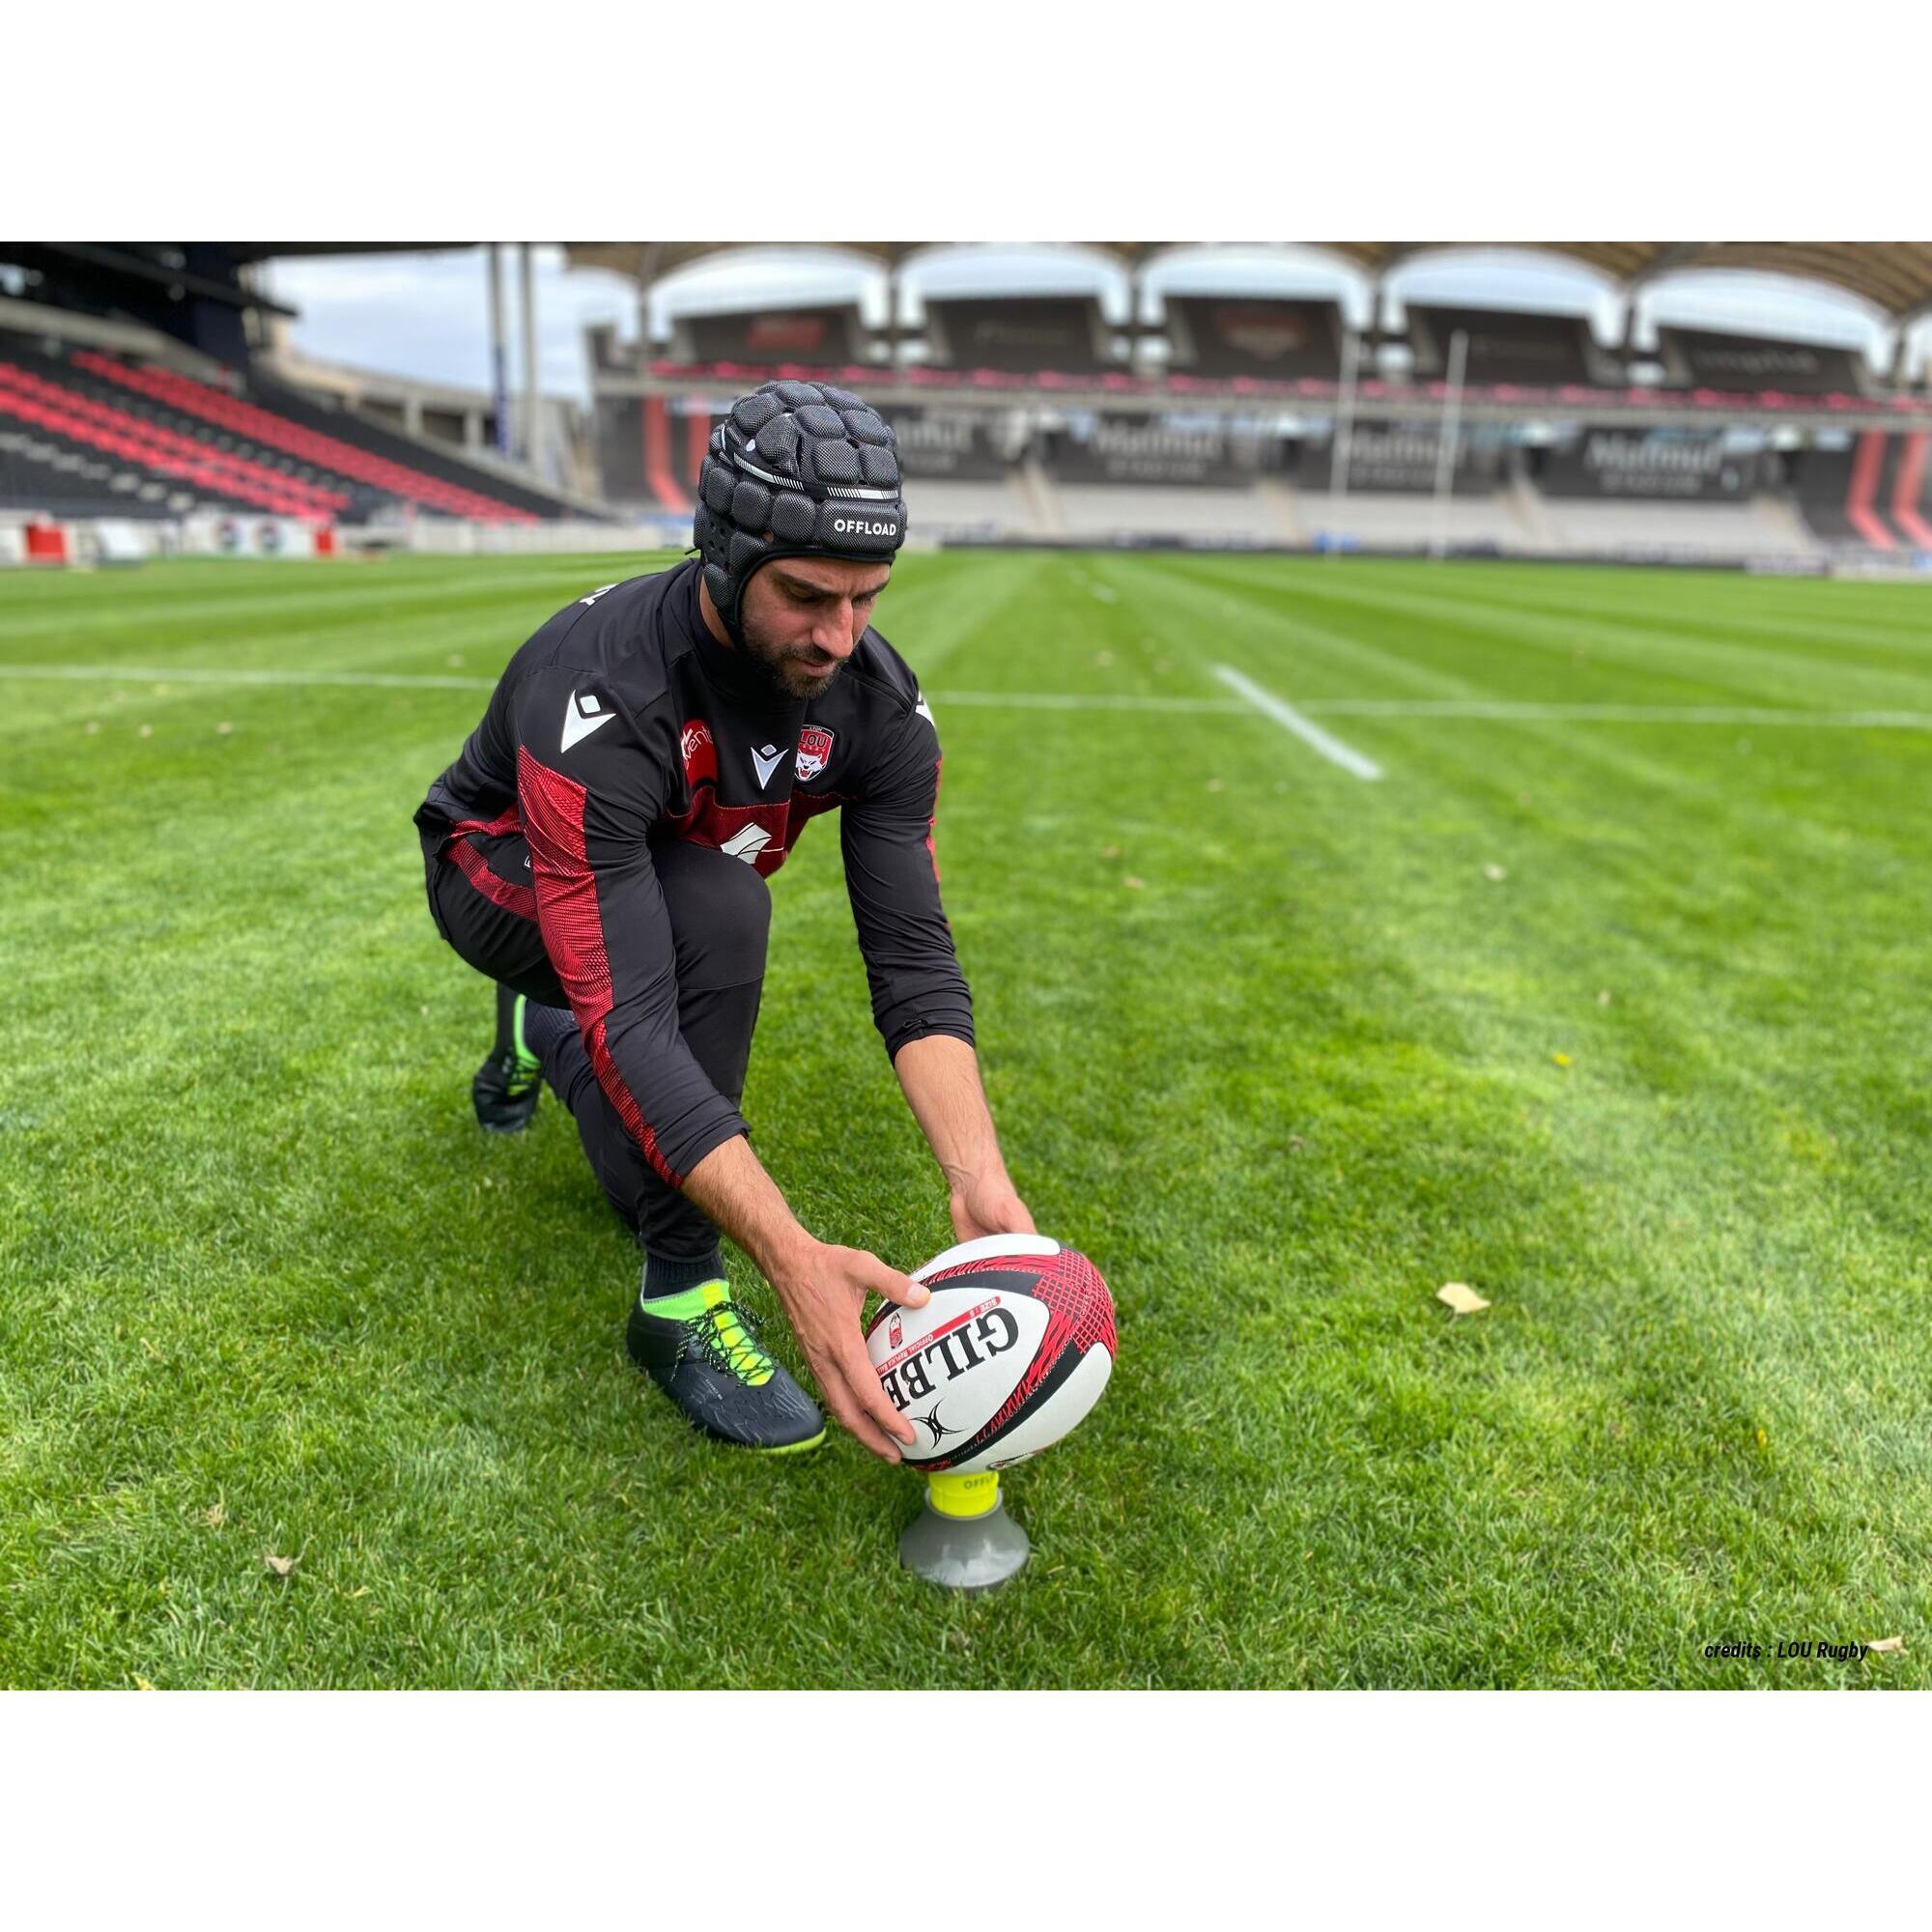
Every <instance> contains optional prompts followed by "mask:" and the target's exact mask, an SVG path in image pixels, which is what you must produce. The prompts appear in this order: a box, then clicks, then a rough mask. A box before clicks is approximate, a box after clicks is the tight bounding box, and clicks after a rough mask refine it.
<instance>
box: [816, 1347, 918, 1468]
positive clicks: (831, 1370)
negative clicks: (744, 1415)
mask: <svg viewBox="0 0 1932 1932" xmlns="http://www.w3.org/2000/svg"><path fill="white" fill-rule="evenodd" d="M868 1379H872V1380H876V1379H877V1378H874V1377H868ZM818 1385H819V1388H820V1389H821V1390H822V1391H823V1393H824V1396H825V1400H826V1404H827V1406H829V1407H830V1408H831V1410H832V1412H833V1414H834V1415H836V1416H837V1417H838V1421H839V1424H840V1426H841V1427H842V1428H843V1429H844V1430H845V1431H846V1433H847V1434H848V1435H851V1436H852V1437H853V1438H854V1439H855V1440H856V1441H857V1442H858V1443H859V1445H860V1446H861V1447H862V1448H865V1449H869V1450H870V1451H871V1452H872V1454H873V1455H874V1456H877V1457H880V1458H882V1459H883V1460H884V1461H886V1462H888V1463H896V1462H897V1461H898V1460H899V1452H898V1445H897V1444H896V1443H895V1442H894V1441H893V1440H892V1439H891V1438H890V1437H889V1436H888V1435H886V1432H885V1431H884V1430H883V1429H881V1428H880V1426H879V1424H878V1423H877V1422H876V1421H874V1420H873V1418H872V1416H871V1414H870V1412H869V1410H868V1408H867V1405H866V1402H865V1395H864V1390H863V1388H855V1387H854V1386H853V1385H852V1381H851V1378H850V1376H849V1375H848V1374H847V1372H846V1370H845V1369H844V1367H843V1365H842V1364H840V1363H838V1362H828V1363H827V1364H826V1373H825V1374H824V1375H822V1376H820V1377H819V1378H818ZM888 1406H890V1405H888Z"/></svg>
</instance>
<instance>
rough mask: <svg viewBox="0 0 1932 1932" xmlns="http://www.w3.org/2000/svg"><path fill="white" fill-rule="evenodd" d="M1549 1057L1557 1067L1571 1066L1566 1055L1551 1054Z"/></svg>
mask: <svg viewBox="0 0 1932 1932" xmlns="http://www.w3.org/2000/svg"><path fill="white" fill-rule="evenodd" d="M1549 1057H1550V1059H1551V1060H1553V1061H1554V1062H1555V1063H1556V1065H1558V1066H1568V1065H1571V1064H1572V1063H1571V1059H1570V1056H1569V1055H1568V1054H1567V1053H1552V1054H1551V1055H1550V1056H1549Z"/></svg>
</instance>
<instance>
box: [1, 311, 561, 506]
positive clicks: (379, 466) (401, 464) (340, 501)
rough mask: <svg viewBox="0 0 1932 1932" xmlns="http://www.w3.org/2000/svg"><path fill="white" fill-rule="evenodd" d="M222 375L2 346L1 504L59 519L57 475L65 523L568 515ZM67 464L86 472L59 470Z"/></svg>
mask: <svg viewBox="0 0 1932 1932" xmlns="http://www.w3.org/2000/svg"><path fill="white" fill-rule="evenodd" d="M222 376H223V382H224V384H225V385H223V386H217V384H215V383H213V382H212V381H203V380H200V379H198V378H196V377H193V376H189V375H186V374H185V373H183V372H182V371H181V370H180V369H178V368H175V367H173V366H171V365H170V364H168V363H166V362H163V361H160V360H157V359H152V358H148V357H143V356H139V355H132V354H128V353H125V352H122V353H110V352H107V351H103V350H101V349H98V348H92V347H76V346H71V345H65V344H62V343H60V342H58V341H55V340H52V339H45V338H43V339H40V340H30V339H28V338H26V337H24V336H19V335H13V334H7V335H0V428H4V429H5V430H6V431H7V433H9V434H10V435H11V436H12V437H13V438H14V442H13V444H12V445H11V446H10V448H9V450H8V456H9V459H10V463H9V471H8V474H7V475H6V477H5V478H4V479H0V507H7V506H10V505H18V506H25V507H32V508H40V509H46V508H49V504H50V500H51V499H50V498H49V496H48V492H47V487H46V486H47V484H48V482H49V481H50V473H49V472H51V474H58V475H60V476H61V478H62V479H63V480H64V482H66V483H67V484H68V485H69V486H70V487H68V488H66V489H64V490H63V491H62V492H61V493H60V498H61V501H62V502H63V504H64V505H65V506H66V508H65V509H64V511H63V514H80V513H81V512H82V510H83V509H84V508H86V507H88V506H92V507H94V508H97V509H103V510H111V511H112V512H113V513H114V514H117V515H128V514H134V515H143V514H145V515H150V516H179V515H182V514H185V513H186V512H189V511H192V510H201V509H222V510H235V509H250V510H258V511H259V510H266V511H270V512H273V513H275V514H278V515H283V516H292V517H298V518H303V519H307V520H309V521H312V522H317V523H329V522H352V523H363V522H381V521H384V520H393V519H395V518H397V517H404V516H409V515H417V514H419V515H429V516H444V517H453V518H466V519H469V520H473V521H475V522H479V523H486V524H488V523H529V522H534V521H536V520H537V519H539V518H542V517H554V516H556V515H558V514H559V512H560V510H561V509H562V507H563V506H562V505H561V504H559V503H558V502H557V501H556V500H555V499H554V498H552V497H547V496H545V495H544V494H543V493H542V492H540V491H536V490H531V489H526V488H523V487H522V486H520V485H518V484H515V483H513V482H509V481H506V480H501V479H498V478H497V477H495V476H485V475H484V474H483V473H482V472H480V471H478V470H475V469H470V468H469V466H466V465H465V464H463V463H462V462H461V461H460V460H458V459H456V458H454V457H451V456H447V455H444V454H443V453H441V452H440V451H438V450H434V449H431V448H429V447H428V446H426V445H425V444H424V443H422V442H420V441H417V440H413V439H411V438H407V437H404V436H400V435H398V434H396V433H394V432H392V431H388V430H385V429H383V428H381V427H379V426H377V425H375V424H372V423H368V422H365V421H363V420H362V419H361V418H359V417H356V416H355V415H353V414H352V413H350V412H347V411H341V410H330V409H327V408H324V407H322V406H321V405H318V404H316V403H314V402H312V401H310V400H309V399H307V398H306V397H303V396H301V395H299V394H298V393H297V392H296V391H294V390H293V389H289V388H286V387H284V386H282V385H280V384H275V383H272V382H270V381H268V380H266V379H263V378H260V377H257V378H254V379H252V380H251V379H248V378H244V377H243V376H242V375H241V373H240V372H237V371H232V370H231V371H223V372H222ZM21 438H26V439H28V442H29V443H36V444H45V445H46V446H47V448H48V449H49V450H50V452H51V453H50V454H48V455H45V456H42V455H37V454H35V453H34V451H33V450H32V449H31V448H30V447H29V446H28V444H27V443H23V442H22V441H21V440H20V439H21ZM62 455H71V456H74V457H75V458H77V463H76V464H75V465H71V466H62V465H59V464H58V462H57V458H58V457H60V456H62ZM89 466H93V468H92V469H90V468H89ZM103 468H104V469H105V472H106V473H104V474H97V473H94V470H95V469H103Z"/></svg>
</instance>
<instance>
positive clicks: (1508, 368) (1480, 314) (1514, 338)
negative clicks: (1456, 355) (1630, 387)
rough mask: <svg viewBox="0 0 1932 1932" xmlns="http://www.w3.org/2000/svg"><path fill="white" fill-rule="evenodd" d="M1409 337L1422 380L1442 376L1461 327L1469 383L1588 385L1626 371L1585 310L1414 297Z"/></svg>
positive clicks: (1613, 379) (1612, 379) (1414, 365)
mask: <svg viewBox="0 0 1932 1932" xmlns="http://www.w3.org/2000/svg"><path fill="white" fill-rule="evenodd" d="M1407 314H1408V345H1409V351H1410V354H1411V355H1412V357H1413V363H1412V370H1413V374H1414V376H1415V378H1416V380H1417V381H1418V382H1425V383H1439V382H1441V381H1443V380H1444V378H1445V377H1446V376H1447V374H1448V370H1449V350H1450V344H1451V342H1452V340H1453V339H1454V337H1455V336H1456V335H1457V334H1458V333H1459V332H1460V333H1462V334H1463V336H1464V337H1465V338H1466V340H1467V345H1468V346H1467V351H1466V355H1467V362H1466V365H1465V367H1464V370H1463V381H1464V382H1465V383H1468V384H1474V385H1478V386H1481V387H1492V386H1496V385H1501V386H1505V387H1516V388H1534V389H1560V388H1565V387H1577V388H1587V387H1593V386H1603V385H1605V384H1616V383H1618V382H1620V381H1621V376H1620V373H1619V371H1618V370H1617V368H1616V367H1615V365H1614V363H1613V362H1612V361H1611V359H1610V358H1609V357H1608V356H1607V355H1605V353H1604V352H1603V351H1602V350H1601V349H1599V348H1598V346H1597V343H1596V339H1595V337H1594V336H1592V334H1591V333H1590V325H1589V324H1588V323H1587V322H1586V321H1584V320H1583V318H1582V317H1580V316H1574V315H1531V314H1517V313H1512V312H1509V311H1506V310H1502V309H1487V308H1445V307H1441V306H1439V305H1437V304H1435V303H1431V302H1410V303H1409V304H1408V308H1407Z"/></svg>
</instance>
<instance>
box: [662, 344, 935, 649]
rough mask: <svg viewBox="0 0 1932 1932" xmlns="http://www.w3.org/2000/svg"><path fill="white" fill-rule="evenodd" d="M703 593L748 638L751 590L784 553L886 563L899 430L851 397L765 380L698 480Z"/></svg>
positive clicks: (894, 546)
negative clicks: (744, 611) (745, 619)
mask: <svg viewBox="0 0 1932 1932" xmlns="http://www.w3.org/2000/svg"><path fill="white" fill-rule="evenodd" d="M697 493H698V503H697V509H696V516H695V518H694V520H693V525H692V537H693V541H694V542H695V543H696V548H697V551H698V554H700V556H701V557H702V558H703V561H704V587H705V589H706V590H707V591H708V592H709V593H710V596H711V601H712V603H713V604H714V605H716V606H717V609H718V614H719V615H720V617H722V618H723V619H724V622H725V629H726V631H728V632H729V633H730V635H731V636H732V637H733V638H734V639H738V640H739V641H741V642H742V641H743V631H742V628H741V622H740V614H739V613H740V607H741V605H742V603H743V601H744V595H745V586H746V585H747V584H748V583H749V582H751V580H752V577H753V574H754V573H755V572H756V571H757V570H759V569H760V568H761V567H762V566H763V565H764V564H767V563H769V562H771V561H772V559H773V558H774V557H779V556H837V557H846V558H850V559H852V560H854V561H863V562H872V561H875V560H877V561H884V560H886V559H888V558H890V557H892V556H893V555H895V554H896V553H897V551H898V549H899V546H900V545H901V544H903V543H904V542H905V533H906V510H905V498H904V496H903V494H902V489H901V478H900V475H899V463H898V445H897V441H896V439H895V437H894V435H893V431H892V426H891V425H890V424H889V423H887V422H886V421H885V419H884V418H883V417H881V416H880V415H879V414H878V413H877V412H875V411H873V410H871V409H868V408H867V406H866V404H865V403H863V402H862V401H860V399H859V398H858V397H857V396H855V395H853V394H852V393H851V391H850V390H848V389H838V388H834V387H832V386H831V385H830V384H820V383H800V382H786V383H766V384H763V385H762V386H761V387H760V388H758V389H756V390H754V391H753V393H752V394H751V395H749V396H740V397H739V399H738V400H737V401H736V402H735V403H733V404H732V406H731V412H730V414H729V416H727V417H726V419H725V421H724V422H722V423H720V424H719V426H718V427H717V428H716V429H715V430H713V431H712V433H711V442H710V447H709V448H708V449H707V450H706V451H705V456H704V462H703V465H702V467H701V468H700V469H699V471H698V479H697Z"/></svg>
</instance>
